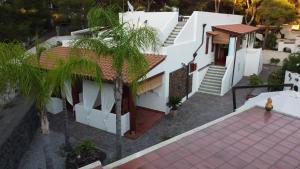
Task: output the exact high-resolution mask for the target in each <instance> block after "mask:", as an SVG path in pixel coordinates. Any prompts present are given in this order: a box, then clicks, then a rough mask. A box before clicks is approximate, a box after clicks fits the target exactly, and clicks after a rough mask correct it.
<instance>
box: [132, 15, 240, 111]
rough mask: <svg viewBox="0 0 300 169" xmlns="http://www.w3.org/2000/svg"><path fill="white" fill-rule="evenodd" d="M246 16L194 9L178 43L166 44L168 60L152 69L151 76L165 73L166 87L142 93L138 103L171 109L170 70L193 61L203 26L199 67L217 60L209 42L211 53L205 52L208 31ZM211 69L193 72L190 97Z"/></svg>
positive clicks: (163, 109)
mask: <svg viewBox="0 0 300 169" xmlns="http://www.w3.org/2000/svg"><path fill="white" fill-rule="evenodd" d="M215 18H218V19H215ZM242 18H243V17H242V16H238V15H229V14H219V13H210V12H194V13H193V14H192V15H191V17H190V18H189V20H188V21H187V23H186V24H185V26H184V27H183V29H182V30H181V32H180V33H179V35H178V36H177V38H176V39H175V43H174V45H171V46H168V47H165V48H163V49H162V50H161V51H160V53H161V54H165V55H167V58H166V59H165V61H164V62H163V63H162V64H160V65H159V66H157V67H155V68H154V69H153V70H151V71H150V72H149V73H148V75H147V77H151V76H153V75H155V74H157V73H160V72H164V78H163V86H161V87H159V88H157V89H155V90H154V91H153V92H152V93H149V92H148V93H146V94H144V95H142V96H139V97H138V100H137V105H141V106H144V107H147V108H151V109H155V110H159V111H164V112H168V111H169V108H168V107H167V106H166V103H167V101H168V96H169V73H171V72H173V71H175V70H177V69H180V68H182V67H183V64H185V65H187V64H188V63H189V62H190V61H192V59H193V53H194V52H195V51H196V49H197V48H198V47H199V45H200V44H201V42H202V28H203V27H202V25H203V24H207V25H206V27H205V32H204V38H203V40H204V42H203V45H202V47H201V48H200V50H199V51H198V52H197V53H198V56H197V57H196V59H195V63H197V68H198V69H200V68H202V67H203V66H206V65H207V64H210V63H211V62H212V61H213V59H214V55H213V54H214V53H213V52H211V47H212V46H211V45H209V46H210V49H209V53H208V54H205V42H206V32H207V31H211V27H212V26H214V25H223V24H237V23H241V22H242ZM207 69H208V68H206V69H204V70H202V71H200V72H198V71H197V70H196V71H194V72H193V73H192V74H193V81H192V83H193V85H192V86H193V88H192V92H191V93H190V94H189V96H191V95H193V94H194V93H195V92H197V91H198V88H199V86H200V84H201V81H202V80H203V78H204V76H205V73H206V71H207ZM158 93H159V94H158ZM146 97H147V98H146ZM185 100H186V98H183V100H182V101H185Z"/></svg>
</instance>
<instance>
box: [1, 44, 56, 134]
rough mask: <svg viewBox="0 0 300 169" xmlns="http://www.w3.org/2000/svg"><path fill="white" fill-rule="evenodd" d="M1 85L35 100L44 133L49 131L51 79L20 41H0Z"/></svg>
mask: <svg viewBox="0 0 300 169" xmlns="http://www.w3.org/2000/svg"><path fill="white" fill-rule="evenodd" d="M0 51H1V52H0V63H1V66H0V77H1V78H2V79H1V82H0V86H2V87H1V88H2V89H3V91H11V90H14V89H18V90H19V91H20V92H21V94H23V95H29V96H30V97H31V98H33V100H34V101H35V106H36V108H37V113H38V116H39V118H40V124H41V129H42V133H43V134H48V133H49V123H48V118H47V114H46V112H45V107H46V104H47V103H48V101H49V99H50V97H51V92H52V89H51V81H50V80H49V79H48V77H49V76H48V74H47V72H45V71H42V70H41V69H39V68H38V60H37V57H35V56H30V55H28V54H26V50H25V49H24V47H22V45H21V44H20V43H0Z"/></svg>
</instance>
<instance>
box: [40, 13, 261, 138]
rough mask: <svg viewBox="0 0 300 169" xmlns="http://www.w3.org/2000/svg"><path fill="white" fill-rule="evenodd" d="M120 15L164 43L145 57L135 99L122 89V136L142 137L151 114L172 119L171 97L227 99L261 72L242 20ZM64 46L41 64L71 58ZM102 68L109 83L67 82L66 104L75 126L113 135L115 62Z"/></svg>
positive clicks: (48, 65) (251, 33)
mask: <svg viewBox="0 0 300 169" xmlns="http://www.w3.org/2000/svg"><path fill="white" fill-rule="evenodd" d="M120 15H121V16H122V15H123V20H124V21H125V22H128V23H130V24H135V25H137V24H140V25H147V26H151V27H154V28H155V29H156V30H157V31H158V34H159V38H160V40H161V42H163V44H162V46H161V49H160V51H159V52H158V53H153V52H151V51H149V52H145V57H146V58H147V60H148V61H149V63H150V67H149V70H148V73H147V78H146V79H145V80H143V81H142V82H141V85H140V88H139V90H138V95H137V97H136V98H133V97H132V96H131V94H130V91H129V88H128V86H125V87H124V95H123V101H122V103H123V106H122V107H123V111H122V112H123V115H122V134H125V133H126V132H127V131H131V132H133V133H135V132H139V130H140V129H139V128H143V127H144V126H139V123H140V122H141V121H143V120H146V119H151V118H152V115H153V114H160V115H163V114H168V112H169V108H168V107H167V105H166V103H167V102H168V98H169V97H170V96H178V97H180V98H182V101H185V100H187V99H188V98H189V97H191V96H192V95H193V94H195V93H196V92H202V93H207V94H213V95H218V96H223V95H225V94H226V93H227V92H228V91H229V90H230V89H231V88H232V86H234V85H236V84H237V83H238V82H239V81H240V80H241V79H242V77H243V76H249V75H251V74H259V73H260V72H261V70H262V57H261V49H254V48H253V44H254V40H255V38H254V37H255V32H256V31H257V30H258V29H257V28H256V27H252V26H248V25H243V24H241V23H242V19H243V16H239V15H229V14H220V13H210V12H197V11H195V12H193V14H192V15H191V16H184V17H180V16H179V14H178V12H126V13H124V14H120ZM62 44H63V46H62V47H56V48H52V49H49V50H48V51H46V52H44V53H43V54H42V56H41V63H42V65H45V67H46V68H48V69H51V67H52V66H53V60H51V59H49V57H47V55H48V54H49V53H55V55H56V56H58V57H67V56H68V51H69V50H70V47H69V44H70V43H69V41H68V40H64V41H62ZM99 65H100V67H101V68H102V71H103V73H104V80H105V83H104V84H103V86H102V88H101V89H100V88H99V86H97V84H96V83H95V82H93V81H92V80H90V79H88V78H83V79H82V81H78V82H76V83H75V84H76V85H73V86H72V87H71V85H70V84H67V83H66V89H67V91H68V95H67V98H68V99H67V100H68V103H69V107H70V110H74V114H73V116H74V118H75V120H76V121H78V122H80V123H83V124H86V125H89V126H93V127H96V128H99V129H102V130H105V131H108V132H111V133H115V114H114V113H113V112H114V104H115V100H114V95H113V85H112V80H113V78H114V72H113V70H112V69H111V60H109V59H101V60H100V62H99ZM124 75H126V70H124ZM128 82H129V81H125V84H126V83H128ZM199 101H200V100H199ZM59 102H60V101H59V99H58V98H53V99H52V101H51V102H50V103H49V105H48V107H47V109H48V111H49V112H51V111H52V112H59V109H57V107H58V106H57V103H59ZM151 113H152V114H151ZM153 116H154V115H153ZM154 121H155V119H154Z"/></svg>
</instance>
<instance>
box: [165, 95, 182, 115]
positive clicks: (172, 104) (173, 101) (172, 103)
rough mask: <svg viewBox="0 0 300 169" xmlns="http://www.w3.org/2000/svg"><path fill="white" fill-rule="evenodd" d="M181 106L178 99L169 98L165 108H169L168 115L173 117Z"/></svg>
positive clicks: (174, 97) (175, 97)
mask: <svg viewBox="0 0 300 169" xmlns="http://www.w3.org/2000/svg"><path fill="white" fill-rule="evenodd" d="M180 104H181V99H180V97H177V96H170V97H169V101H168V103H167V106H168V107H169V108H171V111H170V113H171V114H172V115H173V116H174V117H175V116H176V115H177V111H178V107H179V105H180Z"/></svg>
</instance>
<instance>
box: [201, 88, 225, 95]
mask: <svg viewBox="0 0 300 169" xmlns="http://www.w3.org/2000/svg"><path fill="white" fill-rule="evenodd" d="M199 92H200V93H206V94H211V95H217V96H220V95H221V91H218V90H210V89H203V88H200V89H199Z"/></svg>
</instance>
